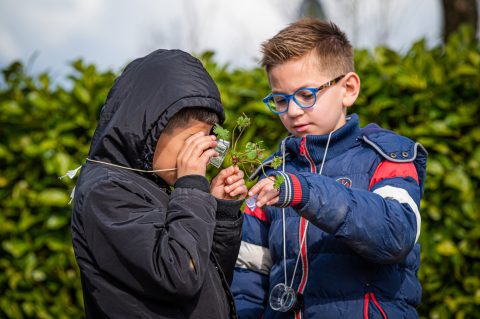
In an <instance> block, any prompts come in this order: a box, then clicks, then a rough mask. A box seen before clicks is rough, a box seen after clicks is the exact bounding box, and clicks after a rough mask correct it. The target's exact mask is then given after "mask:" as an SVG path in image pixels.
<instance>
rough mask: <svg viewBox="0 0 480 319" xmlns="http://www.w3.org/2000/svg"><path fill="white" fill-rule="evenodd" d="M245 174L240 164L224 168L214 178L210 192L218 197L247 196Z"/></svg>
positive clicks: (234, 197)
mask: <svg viewBox="0 0 480 319" xmlns="http://www.w3.org/2000/svg"><path fill="white" fill-rule="evenodd" d="M243 176H244V173H243V171H241V170H240V169H239V168H238V166H229V167H227V168H225V169H222V170H221V171H220V173H218V175H217V176H215V178H214V179H213V180H212V183H211V184H210V193H211V194H212V195H213V196H215V197H216V198H218V199H227V200H233V199H244V198H245V196H247V186H245V180H244V179H243ZM237 196H238V197H237Z"/></svg>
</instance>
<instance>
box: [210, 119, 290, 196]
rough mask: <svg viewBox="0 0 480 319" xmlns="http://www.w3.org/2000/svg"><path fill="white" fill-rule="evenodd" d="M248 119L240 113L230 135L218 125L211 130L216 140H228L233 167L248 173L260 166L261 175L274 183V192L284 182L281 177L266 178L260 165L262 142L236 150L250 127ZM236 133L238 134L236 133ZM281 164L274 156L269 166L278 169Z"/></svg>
mask: <svg viewBox="0 0 480 319" xmlns="http://www.w3.org/2000/svg"><path fill="white" fill-rule="evenodd" d="M250 124H251V120H250V118H249V117H248V116H247V115H245V113H242V115H241V116H240V117H239V118H238V119H237V121H236V123H235V127H234V128H233V130H232V133H231V134H230V131H229V130H227V129H225V128H223V127H222V126H221V125H219V124H215V126H214V128H213V133H214V134H215V135H217V137H218V138H220V139H223V140H230V145H231V150H230V152H229V156H230V158H231V160H232V163H233V165H238V166H240V167H241V168H242V170H243V171H245V172H249V171H252V170H254V169H255V166H258V165H260V167H261V168H262V172H263V175H264V176H265V177H267V178H269V179H271V180H272V181H274V188H275V189H276V190H278V189H280V186H281V185H282V183H283V182H284V178H283V177H282V176H277V177H271V176H267V174H266V173H265V170H264V167H263V165H262V158H263V153H264V151H265V149H264V148H263V142H262V141H259V142H256V143H255V142H247V144H246V145H245V148H244V149H238V148H237V146H238V142H239V141H240V138H241V137H242V135H243V133H244V132H245V130H246V129H247V128H248V127H249V126H250ZM237 131H238V132H237ZM281 164H282V159H281V158H280V157H278V156H275V157H274V158H273V159H272V164H271V166H272V167H273V168H275V169H276V168H278V167H279V166H280V165H281Z"/></svg>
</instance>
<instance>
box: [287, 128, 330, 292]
mask: <svg viewBox="0 0 480 319" xmlns="http://www.w3.org/2000/svg"><path fill="white" fill-rule="evenodd" d="M332 133H333V131H332V132H330V134H328V140H327V146H326V147H325V152H324V153H323V159H322V164H321V165H320V172H319V173H318V175H322V172H323V164H325V158H326V157H327V152H328V147H329V146H330V138H331V136H332ZM282 147H284V143H282ZM282 162H283V166H282V170H283V172H285V148H283V161H282ZM282 219H283V220H282V224H283V270H284V276H285V285H287V254H286V251H287V248H286V240H285V239H286V234H285V233H286V232H285V208H282ZM308 225H309V221H308V220H307V222H306V224H305V230H304V231H303V238H302V242H301V243H300V249H299V251H298V256H297V261H296V262H295V268H294V269H293V275H292V280H291V281H290V286H289V287H290V288H291V287H292V286H293V280H294V279H295V274H296V272H297V267H298V261H299V260H300V256H301V254H302V248H303V244H304V243H305V238H307V229H308Z"/></svg>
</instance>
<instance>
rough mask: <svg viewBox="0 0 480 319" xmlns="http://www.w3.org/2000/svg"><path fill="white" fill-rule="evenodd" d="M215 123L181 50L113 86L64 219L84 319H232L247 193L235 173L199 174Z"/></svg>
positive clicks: (143, 63) (154, 57) (202, 81)
mask: <svg viewBox="0 0 480 319" xmlns="http://www.w3.org/2000/svg"><path fill="white" fill-rule="evenodd" d="M224 118H225V115H224V111H223V107H222V104H221V102H220V94H219V92H218V89H217V87H216V85H215V83H214V81H213V80H212V79H211V77H210V76H209V75H208V73H207V71H206V70H205V69H204V68H203V66H202V64H201V63H200V61H198V60H197V59H195V58H193V57H192V56H190V55H189V54H187V53H185V52H182V51H178V50H170V51H168V50H157V51H155V52H153V53H151V54H149V55H147V56H145V57H143V58H139V59H137V60H134V61H133V62H132V63H130V64H129V65H128V66H127V67H126V68H125V70H124V72H123V73H122V75H121V76H119V77H118V78H117V79H116V81H115V83H114V85H113V87H112V89H111V90H110V92H109V94H108V97H107V100H106V102H105V105H104V107H103V109H102V112H101V115H100V120H99V123H98V126H97V129H96V131H95V134H94V137H93V140H92V145H91V149H90V152H89V155H88V158H87V162H86V164H85V165H83V168H82V171H81V174H80V176H79V180H78V183H77V186H76V190H75V198H74V206H73V214H72V237H73V246H74V250H75V256H76V259H77V262H78V264H79V267H80V271H81V279H82V288H83V295H84V302H85V312H86V317H87V318H236V314H235V306H234V302H233V298H232V295H231V294H230V291H229V285H230V283H231V280H232V272H233V267H234V264H235V260H236V258H237V255H238V250H239V246H240V235H241V224H242V214H241V213H240V211H239V209H240V206H241V204H242V202H243V198H244V197H245V195H246V192H247V189H246V186H245V183H244V180H243V172H242V171H240V170H239V169H238V167H228V168H226V169H224V170H222V171H221V172H220V173H219V174H218V175H217V176H216V177H215V178H214V179H213V180H212V182H211V183H209V182H208V180H207V179H206V178H205V173H206V167H207V164H208V160H209V158H210V157H213V156H217V155H218V154H217V153H216V152H215V150H214V148H215V146H216V145H217V141H216V138H215V136H213V135H210V131H211V129H212V126H213V125H214V124H215V123H217V122H223V120H224ZM152 172H154V173H152ZM172 186H173V190H171V188H172ZM237 198H239V199H237Z"/></svg>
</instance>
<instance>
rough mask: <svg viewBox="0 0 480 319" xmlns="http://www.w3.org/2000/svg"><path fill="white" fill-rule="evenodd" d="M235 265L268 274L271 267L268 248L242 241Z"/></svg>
mask: <svg viewBox="0 0 480 319" xmlns="http://www.w3.org/2000/svg"><path fill="white" fill-rule="evenodd" d="M235 266H236V267H239V268H246V269H249V270H253V271H256V272H259V273H261V274H265V275H268V274H269V273H270V268H271V267H272V257H271V255H270V250H269V249H268V248H266V247H262V246H259V245H255V244H250V243H247V242H245V241H242V243H241V244H240V252H239V253H238V259H237V263H236V265H235Z"/></svg>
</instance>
